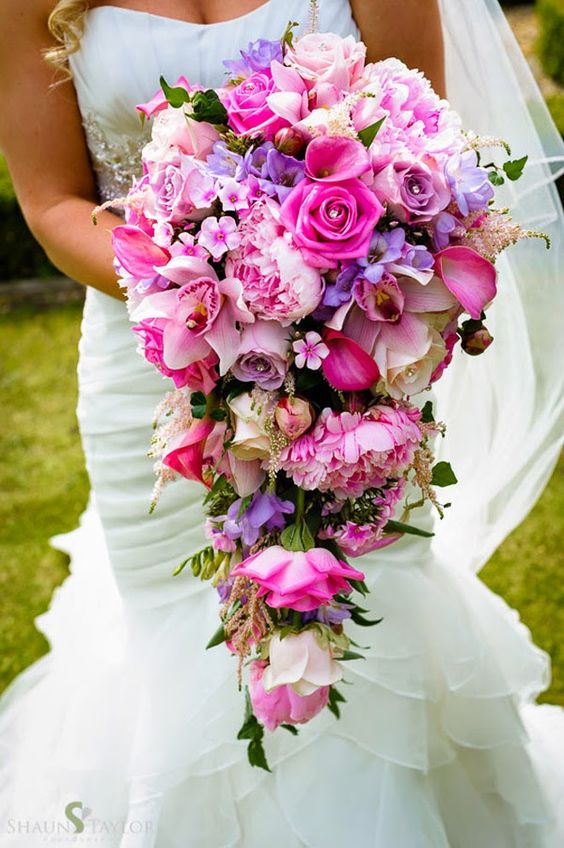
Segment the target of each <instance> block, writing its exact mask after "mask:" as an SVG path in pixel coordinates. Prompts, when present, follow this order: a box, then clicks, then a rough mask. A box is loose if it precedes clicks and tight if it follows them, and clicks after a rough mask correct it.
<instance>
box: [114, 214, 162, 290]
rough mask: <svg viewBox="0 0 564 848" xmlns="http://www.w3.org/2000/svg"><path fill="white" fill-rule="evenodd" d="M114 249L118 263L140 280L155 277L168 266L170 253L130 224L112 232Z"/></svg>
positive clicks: (122, 225) (116, 228)
mask: <svg viewBox="0 0 564 848" xmlns="http://www.w3.org/2000/svg"><path fill="white" fill-rule="evenodd" d="M112 247H113V249H114V253H115V255H116V257H117V260H118V262H119V263H120V265H121V266H122V268H124V269H125V270H126V271H127V273H128V274H131V275H132V276H133V277H137V279H140V280H147V279H150V278H151V277H154V276H155V273H157V271H156V270H155V269H158V272H160V269H161V268H162V266H163V265H166V264H167V262H168V261H169V259H170V253H169V251H168V250H165V248H164V247H159V246H158V244H155V242H154V241H153V239H152V238H151V237H150V236H148V235H147V233H144V232H143V230H140V229H139V227H133V226H131V225H130V224H121V225H120V226H118V227H114V229H113V230H112Z"/></svg>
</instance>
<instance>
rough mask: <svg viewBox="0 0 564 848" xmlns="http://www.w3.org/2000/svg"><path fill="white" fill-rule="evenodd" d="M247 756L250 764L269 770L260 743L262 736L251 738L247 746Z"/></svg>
mask: <svg viewBox="0 0 564 848" xmlns="http://www.w3.org/2000/svg"><path fill="white" fill-rule="evenodd" d="M247 757H248V758H249V762H250V764H251V765H252V766H256V767H257V768H261V769H264V770H265V771H270V768H269V766H268V762H267V760H266V754H265V752H264V748H263V745H262V736H257V737H256V738H255V739H251V741H250V742H249V745H248V747H247Z"/></svg>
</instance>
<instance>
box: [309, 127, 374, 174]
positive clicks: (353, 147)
mask: <svg viewBox="0 0 564 848" xmlns="http://www.w3.org/2000/svg"><path fill="white" fill-rule="evenodd" d="M305 165H306V174H307V176H308V177H309V178H310V179H312V180H316V181H317V182H327V183H333V182H340V181H342V180H350V179H353V178H354V177H360V176H362V174H365V173H366V172H367V171H368V170H369V169H370V156H369V154H368V151H367V149H366V148H365V146H364V145H363V144H361V143H360V141H356V140H355V139H354V138H346V137H344V136H343V137H341V136H328V135H321V136H318V137H317V138H314V139H313V141H311V142H310V143H309V145H308V148H307V152H306V157H305Z"/></svg>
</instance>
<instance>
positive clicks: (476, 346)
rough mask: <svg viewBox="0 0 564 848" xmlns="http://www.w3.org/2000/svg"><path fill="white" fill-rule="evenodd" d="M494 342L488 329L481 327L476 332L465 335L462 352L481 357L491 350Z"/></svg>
mask: <svg viewBox="0 0 564 848" xmlns="http://www.w3.org/2000/svg"><path fill="white" fill-rule="evenodd" d="M492 342H493V336H492V335H491V334H490V332H489V330H488V329H487V327H484V326H482V327H480V328H479V329H477V330H474V332H473V333H468V334H464V335H463V336H462V350H463V351H464V352H465V353H468V354H469V355H470V356H479V355H480V353H483V352H484V351H485V350H487V349H488V348H489V346H490V345H491V343H492Z"/></svg>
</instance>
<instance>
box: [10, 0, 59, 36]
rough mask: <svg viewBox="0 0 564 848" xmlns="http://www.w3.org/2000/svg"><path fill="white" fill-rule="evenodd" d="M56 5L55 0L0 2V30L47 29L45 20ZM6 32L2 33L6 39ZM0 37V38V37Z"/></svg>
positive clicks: (11, 0)
mask: <svg viewBox="0 0 564 848" xmlns="http://www.w3.org/2000/svg"><path fill="white" fill-rule="evenodd" d="M56 5H57V2H55V0H18V2H17V3H14V2H13V0H0V18H1V19H2V28H1V29H2V30H4V29H5V30H6V31H7V30H10V31H12V32H14V31H16V30H27V31H28V32H29V31H33V30H36V29H37V28H38V27H43V28H44V29H45V30H46V29H47V19H48V18H49V15H50V14H51V12H52V11H53V9H54V8H55V6H56ZM6 35H7V32H4V37H6ZM0 37H1V36H0Z"/></svg>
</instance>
